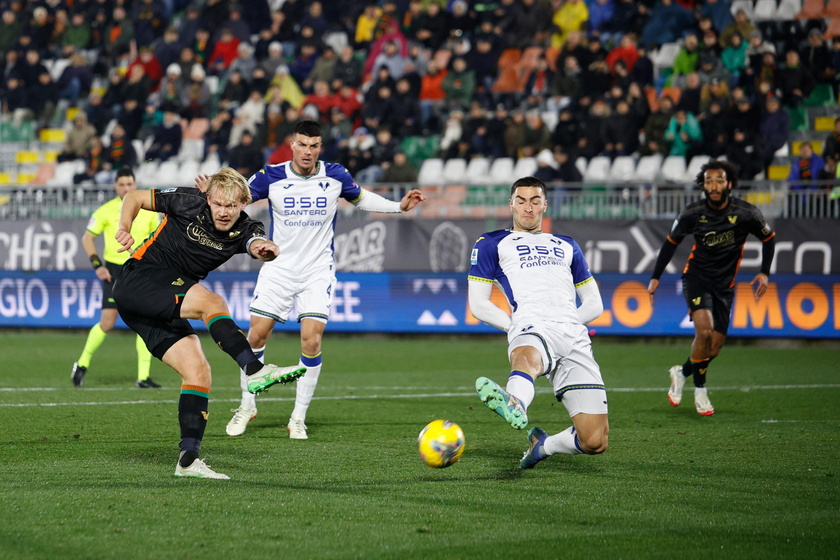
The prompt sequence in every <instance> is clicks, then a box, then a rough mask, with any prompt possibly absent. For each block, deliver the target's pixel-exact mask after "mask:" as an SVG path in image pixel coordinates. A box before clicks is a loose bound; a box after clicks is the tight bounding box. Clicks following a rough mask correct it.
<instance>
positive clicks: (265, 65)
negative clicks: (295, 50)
mask: <svg viewBox="0 0 840 560" xmlns="http://www.w3.org/2000/svg"><path fill="white" fill-rule="evenodd" d="M285 63H286V59H285V57H284V56H283V44H282V43H281V42H280V41H271V42H270V43H269V44H268V50H267V55H266V57H265V58H263V59H262V60H260V62H259V67H260V68H262V69H263V70H264V71H265V74H266V76H274V72H275V71H276V70H277V67H278V66H280V65H281V64H285Z"/></svg>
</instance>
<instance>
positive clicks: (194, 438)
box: [178, 385, 210, 467]
mask: <svg viewBox="0 0 840 560" xmlns="http://www.w3.org/2000/svg"><path fill="white" fill-rule="evenodd" d="M209 402H210V389H207V388H205V387H196V386H194V385H183V386H182V387H181V397H180V399H179V400H178V423H179V424H180V426H181V443H180V445H179V447H180V448H181V456H180V458H179V460H178V462H179V464H180V465H181V466H182V467H188V466H190V465H191V464H192V462H193V461H194V460H195V459H196V458H197V457H198V452H199V450H200V449H201V439H202V438H203V437H204V429H205V428H206V427H207V416H208V414H207V408H208V407H207V405H208V404H209Z"/></svg>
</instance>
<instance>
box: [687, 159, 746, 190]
mask: <svg viewBox="0 0 840 560" xmlns="http://www.w3.org/2000/svg"><path fill="white" fill-rule="evenodd" d="M709 169H722V170H723V172H724V173H726V180H727V181H728V182H730V183H732V190H735V189H737V188H738V167H737V166H736V165H735V164H734V163H731V162H728V161H724V160H721V159H710V160H709V161H708V162H706V163H705V164H703V167H701V168H700V172H699V173H697V178H696V179H695V181H696V183H697V186H698V187H700V188H701V189H702V188H703V184H704V183H705V182H706V171H708V170H709Z"/></svg>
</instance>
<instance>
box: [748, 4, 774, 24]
mask: <svg viewBox="0 0 840 560" xmlns="http://www.w3.org/2000/svg"><path fill="white" fill-rule="evenodd" d="M774 17H776V0H756V3H755V6H753V17H752V19H753V20H754V21H764V20H770V19H773V18H774Z"/></svg>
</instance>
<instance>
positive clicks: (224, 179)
mask: <svg viewBox="0 0 840 560" xmlns="http://www.w3.org/2000/svg"><path fill="white" fill-rule="evenodd" d="M213 192H218V193H219V196H220V197H221V199H222V200H223V201H224V202H241V203H243V204H250V203H251V201H252V199H251V189H249V188H248V181H246V180H245V177H243V176H242V175H241V174H240V173H239V172H238V171H237V170H235V169H233V168H231V167H222V168H221V169H220V170H219V171H218V173H215V174H214V175H211V176H210V179H209V180H208V181H207V194H208V195H209V194H210V193H213Z"/></svg>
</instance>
